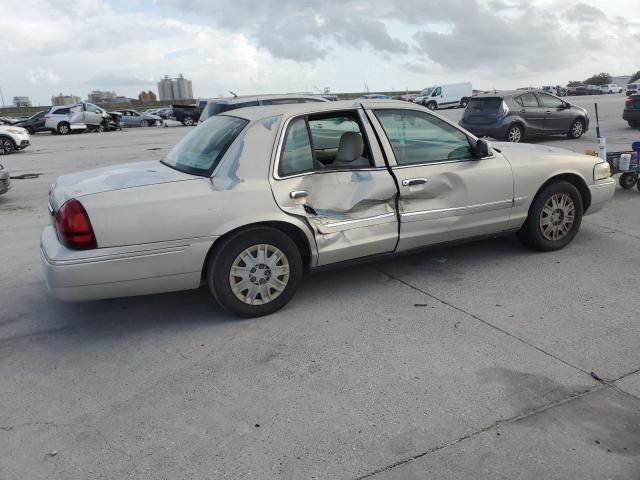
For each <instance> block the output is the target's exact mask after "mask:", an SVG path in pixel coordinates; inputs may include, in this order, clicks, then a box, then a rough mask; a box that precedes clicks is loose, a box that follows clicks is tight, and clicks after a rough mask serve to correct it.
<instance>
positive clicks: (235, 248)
mask: <svg viewBox="0 0 640 480" xmlns="http://www.w3.org/2000/svg"><path fill="white" fill-rule="evenodd" d="M614 189H615V184H614V182H613V180H611V178H610V172H609V165H608V164H607V163H606V162H603V161H601V160H600V159H598V158H596V157H590V156H585V155H580V154H576V153H573V152H569V151H566V150H562V149H558V148H551V147H544V146H534V145H526V144H495V145H493V147H492V146H491V145H489V144H488V143H487V142H486V141H485V140H482V139H480V140H479V139H477V138H476V137H474V136H473V135H471V134H470V133H468V132H467V131H465V130H463V129H461V128H460V127H458V126H457V125H455V124H453V123H451V122H449V121H448V120H446V119H444V118H442V117H440V116H439V115H437V114H435V113H433V112H431V111H428V110H427V109H425V108H422V107H420V106H416V105H412V104H409V103H407V102H391V101H362V102H356V103H353V102H331V103H316V104H310V103H307V104H293V105H292V104H289V105H278V106H275V105H274V106H267V107H254V108H244V109H238V110H232V111H229V112H226V113H224V114H221V115H217V116H214V117H211V118H210V119H208V120H207V121H206V122H204V123H203V124H201V125H200V126H198V127H197V128H196V129H194V130H193V131H192V132H190V133H189V134H188V135H186V136H185V137H184V138H183V139H182V141H180V142H179V143H178V144H177V145H176V146H175V147H174V148H173V150H171V152H170V153H169V154H168V155H167V156H166V157H165V158H164V159H163V160H161V161H150V162H149V161H147V162H141V163H132V164H126V165H121V166H116V167H108V168H101V169H97V170H91V171H86V172H80V173H75V174H69V175H64V176H62V177H60V178H59V179H58V180H57V182H56V183H55V184H54V185H52V187H51V190H50V192H49V210H50V212H51V225H50V226H48V227H46V228H45V230H44V233H43V234H42V240H41V252H42V263H43V266H44V270H45V274H46V278H47V282H48V284H49V287H50V288H51V290H52V291H53V292H54V293H55V295H57V296H58V297H59V298H61V299H64V300H92V299H100V298H108V297H119V296H129V295H143V294H151V293H159V292H168V291H175V290H185V289H195V288H198V287H199V286H200V285H201V284H203V283H204V284H206V285H208V287H209V289H210V290H211V293H212V294H213V295H214V297H215V298H216V299H217V300H218V302H219V303H220V304H221V305H222V306H223V307H224V308H225V309H227V310H229V311H231V312H234V313H235V314H237V315H241V316H259V315H265V314H268V313H271V312H274V311H276V310H278V309H279V308H281V307H283V306H284V305H285V304H286V303H287V302H289V300H291V298H292V297H293V295H294V292H295V290H296V288H297V287H298V284H299V283H300V281H301V280H302V277H303V274H304V273H306V272H308V271H310V270H313V269H316V268H318V267H322V266H326V265H336V264H339V263H341V262H350V261H353V260H364V259H366V260H369V259H375V258H377V257H380V256H388V255H392V254H399V253H403V252H407V251H411V250H415V249H420V248H424V247H428V246H432V245H436V244H443V243H447V242H454V241H461V240H470V239H476V238H480V237H485V236H495V235H501V234H509V233H513V232H515V233H517V235H518V238H520V239H521V240H522V242H523V243H524V244H525V245H527V246H529V247H532V248H534V249H537V250H556V249H560V248H562V247H564V246H566V245H567V244H568V243H569V242H571V240H572V239H573V238H574V237H575V235H576V234H577V233H578V230H579V228H580V222H581V220H582V216H583V215H584V214H590V213H593V212H596V211H598V210H599V209H600V208H602V206H603V205H604V204H605V203H606V202H607V201H608V200H610V199H611V197H612V196H613V193H614Z"/></svg>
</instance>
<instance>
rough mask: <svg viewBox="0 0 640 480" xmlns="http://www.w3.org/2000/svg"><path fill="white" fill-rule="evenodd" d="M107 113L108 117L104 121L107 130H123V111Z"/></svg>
mask: <svg viewBox="0 0 640 480" xmlns="http://www.w3.org/2000/svg"><path fill="white" fill-rule="evenodd" d="M107 115H108V116H107V118H105V119H104V121H103V122H102V124H103V125H104V130H105V132H112V131H115V130H122V113H120V112H109V113H108V114H107Z"/></svg>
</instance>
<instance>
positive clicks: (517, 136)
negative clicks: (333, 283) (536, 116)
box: [507, 125, 522, 143]
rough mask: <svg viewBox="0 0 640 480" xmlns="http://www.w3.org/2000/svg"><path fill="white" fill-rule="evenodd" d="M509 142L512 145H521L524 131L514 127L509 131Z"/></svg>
mask: <svg viewBox="0 0 640 480" xmlns="http://www.w3.org/2000/svg"><path fill="white" fill-rule="evenodd" d="M507 140H509V141H510V142H512V143H520V140H522V130H520V127H518V126H517V125H516V126H513V127H511V128H510V129H509V133H508V134H507Z"/></svg>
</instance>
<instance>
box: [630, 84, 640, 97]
mask: <svg viewBox="0 0 640 480" xmlns="http://www.w3.org/2000/svg"><path fill="white" fill-rule="evenodd" d="M634 93H640V82H638V83H630V84H628V85H627V96H630V95H633V94H634Z"/></svg>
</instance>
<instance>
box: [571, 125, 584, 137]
mask: <svg viewBox="0 0 640 480" xmlns="http://www.w3.org/2000/svg"><path fill="white" fill-rule="evenodd" d="M583 130H584V127H583V126H582V122H580V121H578V122H575V123H574V124H573V127H571V134H572V135H573V136H574V137H575V138H578V137H579V136H581V135H582V131H583Z"/></svg>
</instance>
